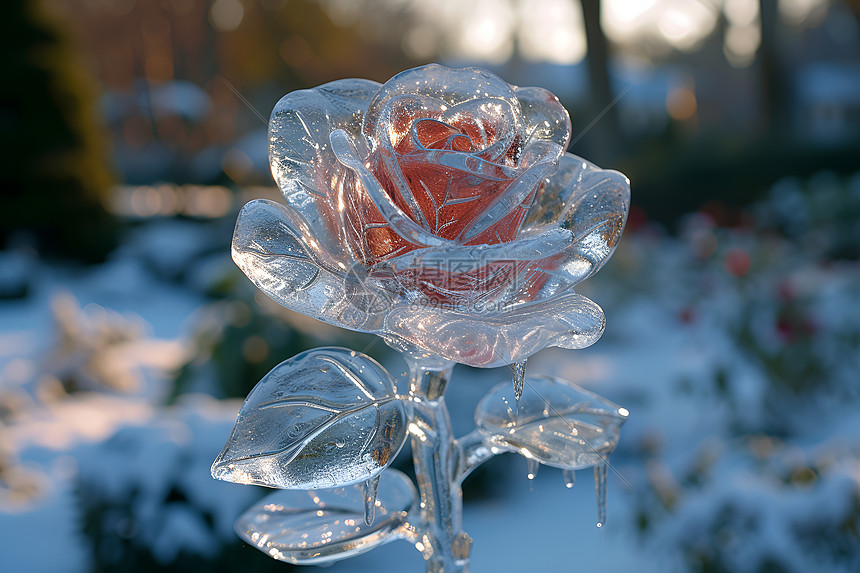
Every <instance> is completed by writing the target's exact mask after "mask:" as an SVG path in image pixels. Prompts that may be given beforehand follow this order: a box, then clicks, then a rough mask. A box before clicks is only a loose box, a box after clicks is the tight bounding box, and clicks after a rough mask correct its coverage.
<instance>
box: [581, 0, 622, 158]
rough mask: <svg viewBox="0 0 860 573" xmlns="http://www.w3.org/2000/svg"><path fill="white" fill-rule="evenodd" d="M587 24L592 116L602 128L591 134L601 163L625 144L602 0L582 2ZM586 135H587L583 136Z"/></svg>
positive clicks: (593, 146)
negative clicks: (615, 99) (615, 101)
mask: <svg viewBox="0 0 860 573" xmlns="http://www.w3.org/2000/svg"><path fill="white" fill-rule="evenodd" d="M580 2H581V6H582V17H583V21H584V22H585V41H586V44H587V45H588V56H587V59H586V61H587V65H588V82H589V86H590V88H591V97H590V105H591V112H592V113H591V117H592V118H594V119H593V120H596V119H597V118H599V119H600V122H601V125H600V129H596V130H593V131H592V133H590V134H589V135H588V142H589V143H590V145H589V147H590V148H591V150H593V153H594V157H593V158H594V160H595V161H597V162H598V163H600V162H601V161H605V160H606V158H607V157H609V156H611V155H612V153H613V151H612V150H613V147H615V148H616V151H617V145H618V143H619V142H620V141H621V137H620V132H619V129H618V116H617V114H616V111H615V109H614V106H613V105H612V86H611V84H610V81H609V42H608V41H607V39H606V34H605V33H604V31H603V28H602V27H601V25H600V0H580ZM583 135H585V134H584V133H583Z"/></svg>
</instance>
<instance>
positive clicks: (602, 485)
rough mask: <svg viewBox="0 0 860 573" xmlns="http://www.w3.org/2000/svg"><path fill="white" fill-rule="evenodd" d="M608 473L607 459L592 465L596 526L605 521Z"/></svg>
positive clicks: (600, 525) (601, 524) (601, 525)
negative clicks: (595, 493)
mask: <svg viewBox="0 0 860 573" xmlns="http://www.w3.org/2000/svg"><path fill="white" fill-rule="evenodd" d="M608 473H609V460H608V459H607V460H604V461H603V462H601V463H599V464H597V465H596V466H594V491H595V492H597V527H603V524H604V523H606V476H607V474H608Z"/></svg>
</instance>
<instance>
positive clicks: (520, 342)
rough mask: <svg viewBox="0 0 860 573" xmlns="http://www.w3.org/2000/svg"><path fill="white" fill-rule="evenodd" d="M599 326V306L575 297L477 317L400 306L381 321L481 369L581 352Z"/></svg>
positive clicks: (599, 331)
mask: <svg viewBox="0 0 860 573" xmlns="http://www.w3.org/2000/svg"><path fill="white" fill-rule="evenodd" d="M604 324H605V319H604V315H603V311H602V310H601V309H600V307H599V306H597V305H596V304H595V303H594V302H593V301H591V300H589V299H587V298H585V297H584V296H581V295H578V294H566V295H563V296H560V297H557V298H554V299H552V300H546V301H537V302H535V303H528V304H523V305H520V306H516V307H514V308H513V309H510V310H503V311H501V312H485V313H483V314H477V313H474V312H467V311H458V310H454V309H447V308H444V307H432V306H427V307H424V306H417V307H415V306H408V305H404V306H402V307H401V306H397V307H395V308H392V309H391V312H390V313H389V314H388V317H387V318H386V327H387V328H388V330H389V333H391V334H395V335H397V336H399V337H401V338H403V339H405V340H408V341H410V342H412V343H414V344H416V345H418V346H421V347H423V348H426V349H428V350H429V351H431V352H433V353H434V354H437V355H439V356H441V357H443V358H447V359H448V360H452V361H454V362H459V363H461V364H468V365H470V366H478V367H481V368H495V367H497V366H504V365H506V364H511V363H513V362H519V361H520V360H524V359H526V358H528V357H529V356H531V355H532V354H534V353H535V352H538V351H539V350H542V349H543V348H546V347H547V346H561V347H564V348H585V347H586V346H589V345H591V344H593V343H594V342H595V341H597V339H599V338H600V335H601V334H602V333H603V327H604ZM509 387H510V386H509Z"/></svg>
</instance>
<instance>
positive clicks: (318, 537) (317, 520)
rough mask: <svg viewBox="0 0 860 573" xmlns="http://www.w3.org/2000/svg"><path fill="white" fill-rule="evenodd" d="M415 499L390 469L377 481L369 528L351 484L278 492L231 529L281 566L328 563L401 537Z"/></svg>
mask: <svg viewBox="0 0 860 573" xmlns="http://www.w3.org/2000/svg"><path fill="white" fill-rule="evenodd" d="M415 498H416V494H415V488H414V487H413V485H412V482H411V481H410V480H409V478H407V477H406V476H405V475H403V474H402V473H400V472H399V471H397V470H395V469H389V470H388V471H386V472H383V474H382V475H381V476H380V480H379V490H378V497H377V503H376V519H375V521H374V522H373V525H367V524H366V523H365V520H364V495H363V489H362V486H361V485H360V484H355V485H351V486H347V487H341V488H337V489H329V490H311V491H277V492H275V493H272V494H270V495H268V496H266V497H265V498H263V499H262V500H261V501H259V502H258V503H257V504H256V505H254V506H252V507H251V508H249V509H248V510H247V511H245V513H243V514H242V515H241V516H240V517H239V519H238V520H236V524H235V528H236V532H237V533H238V534H239V536H240V537H241V538H242V539H244V540H245V541H247V542H248V543H249V544H250V545H253V546H254V547H256V548H257V549H259V550H260V551H262V552H264V553H266V554H268V555H270V556H271V557H273V558H275V559H278V560H280V561H286V562H288V563H296V564H303V565H310V564H324V563H331V562H333V561H338V560H340V559H346V558H348V557H353V556H355V555H359V554H361V553H364V552H366V551H370V550H371V549H373V548H374V547H377V546H379V545H382V544H383V543H387V542H389V541H393V540H395V539H399V538H400V537H403V536H404V531H403V529H402V526H403V525H404V523H405V522H406V515H407V510H409V509H410V508H411V507H412V505H413V503H414V500H415Z"/></svg>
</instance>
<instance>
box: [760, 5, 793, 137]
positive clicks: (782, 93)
mask: <svg viewBox="0 0 860 573" xmlns="http://www.w3.org/2000/svg"><path fill="white" fill-rule="evenodd" d="M759 17H760V18H761V47H760V50H759V58H760V65H761V71H762V81H763V82H764V84H763V85H762V98H763V104H764V106H763V107H764V121H765V124H764V128H765V129H766V130H767V131H768V132H770V133H772V134H774V135H778V134H781V133H784V132H785V131H786V129H787V128H788V126H789V101H788V100H789V97H790V93H789V90H790V83H789V81H788V79H787V78H786V75H785V72H784V70H783V69H782V62H781V61H780V58H779V44H778V39H779V38H778V33H777V27H778V26H779V10H778V5H777V0H759Z"/></svg>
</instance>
